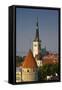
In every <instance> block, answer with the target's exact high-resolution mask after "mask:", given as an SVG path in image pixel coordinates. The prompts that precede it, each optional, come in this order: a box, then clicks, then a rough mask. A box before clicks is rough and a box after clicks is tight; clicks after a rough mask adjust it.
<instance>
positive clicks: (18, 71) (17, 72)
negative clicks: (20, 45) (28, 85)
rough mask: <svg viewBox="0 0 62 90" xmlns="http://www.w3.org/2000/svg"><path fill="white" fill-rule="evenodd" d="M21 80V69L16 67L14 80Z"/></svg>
mask: <svg viewBox="0 0 62 90" xmlns="http://www.w3.org/2000/svg"><path fill="white" fill-rule="evenodd" d="M21 81H22V71H21V68H20V67H16V82H21Z"/></svg>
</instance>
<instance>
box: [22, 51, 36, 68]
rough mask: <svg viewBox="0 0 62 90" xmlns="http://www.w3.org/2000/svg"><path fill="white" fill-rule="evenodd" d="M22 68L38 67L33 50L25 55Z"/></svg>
mask: <svg viewBox="0 0 62 90" xmlns="http://www.w3.org/2000/svg"><path fill="white" fill-rule="evenodd" d="M22 68H37V63H36V61H35V59H34V57H33V54H32V51H31V50H29V52H28V54H27V56H26V57H25V60H24V62H23V64H22Z"/></svg>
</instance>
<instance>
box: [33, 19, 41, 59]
mask: <svg viewBox="0 0 62 90" xmlns="http://www.w3.org/2000/svg"><path fill="white" fill-rule="evenodd" d="M32 49H33V56H34V58H35V56H36V55H39V54H40V52H41V40H40V39H39V24H38V17H37V22H36V35H35V39H34V40H33V46H32Z"/></svg>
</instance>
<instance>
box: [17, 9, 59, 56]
mask: <svg viewBox="0 0 62 90" xmlns="http://www.w3.org/2000/svg"><path fill="white" fill-rule="evenodd" d="M37 16H38V22H39V35H40V40H41V41H42V42H41V48H43V47H44V46H46V49H47V50H48V51H51V52H58V11H57V10H47V9H29V8H16V55H20V56H21V55H25V54H26V53H27V52H28V51H29V49H30V48H32V41H33V40H34V38H35V32H36V18H37Z"/></svg>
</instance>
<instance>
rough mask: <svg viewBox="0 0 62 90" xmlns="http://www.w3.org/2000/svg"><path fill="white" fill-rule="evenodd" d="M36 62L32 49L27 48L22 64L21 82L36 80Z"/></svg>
mask: <svg viewBox="0 0 62 90" xmlns="http://www.w3.org/2000/svg"><path fill="white" fill-rule="evenodd" d="M37 70H38V69H37V63H36V61H35V59H34V57H33V54H32V51H31V50H29V52H28V54H27V56H26V57H25V60H24V62H23V64H22V82H26V81H27V82H29V81H37V80H38V71H37Z"/></svg>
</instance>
